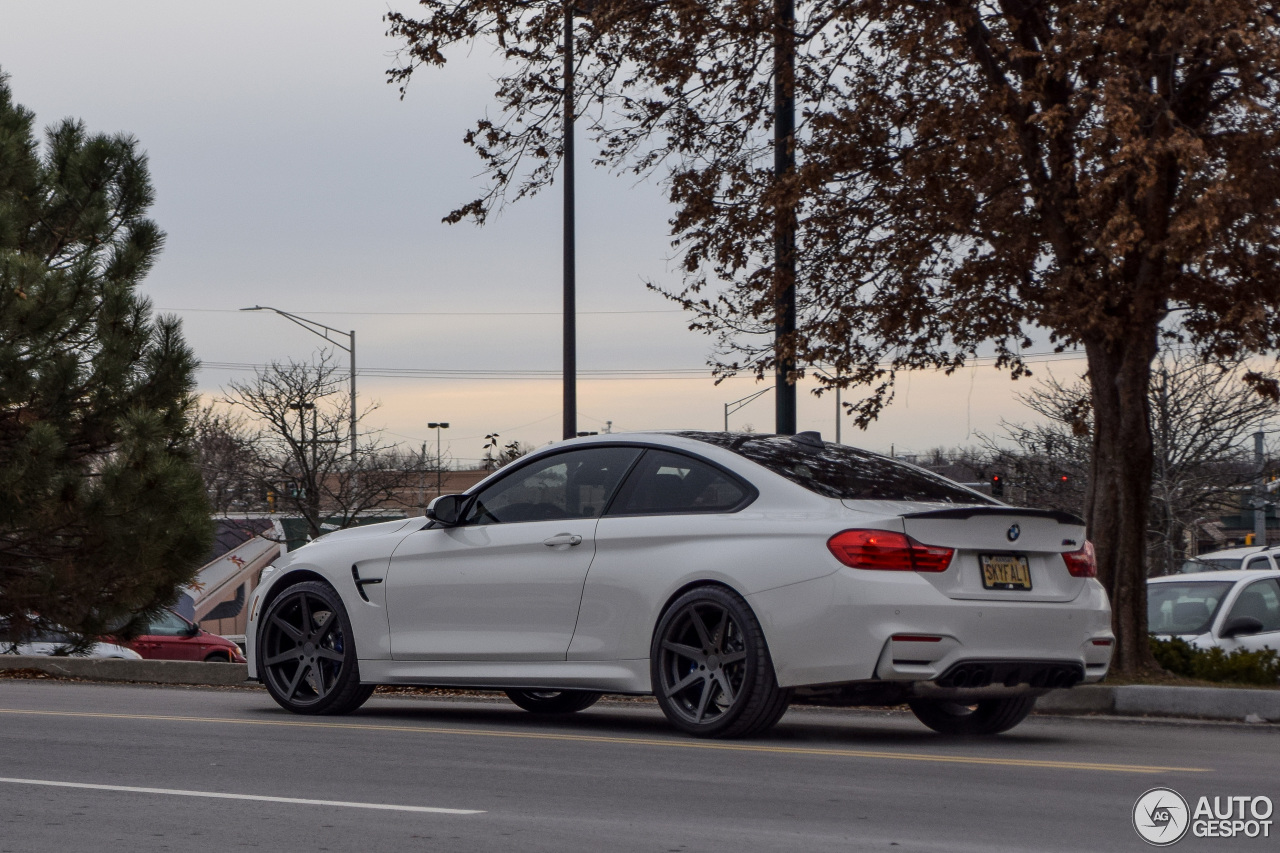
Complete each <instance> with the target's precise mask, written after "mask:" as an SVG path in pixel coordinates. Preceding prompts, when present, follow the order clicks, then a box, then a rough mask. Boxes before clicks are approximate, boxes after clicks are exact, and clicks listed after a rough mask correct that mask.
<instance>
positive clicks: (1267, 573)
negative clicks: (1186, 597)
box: [1147, 569, 1280, 583]
mask: <svg viewBox="0 0 1280 853" xmlns="http://www.w3.org/2000/svg"><path fill="white" fill-rule="evenodd" d="M1249 578H1280V569H1228V570H1226V571H1221V572H1187V573H1186V574H1181V575H1162V576H1160V577H1158V578H1147V583H1178V582H1180V581H1188V582H1195V581H1230V582H1231V583H1235V582H1236V581H1242V580H1247V579H1249Z"/></svg>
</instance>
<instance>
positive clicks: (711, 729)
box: [650, 586, 791, 737]
mask: <svg viewBox="0 0 1280 853" xmlns="http://www.w3.org/2000/svg"><path fill="white" fill-rule="evenodd" d="M650 670H651V675H652V678H653V690H654V695H655V696H656V698H657V700H658V704H659V705H660V706H661V708H662V712H663V713H664V714H666V716H667V719H668V720H669V721H670V722H671V723H672V724H673V725H674V726H675V727H676V728H678V729H681V730H682V731H685V732H688V733H689V734H692V735H696V736H698V737H744V736H747V735H753V734H758V733H760V732H763V731H765V730H767V729H769V728H771V727H772V726H773V725H774V724H775V723H776V722H778V720H779V719H780V718H781V717H782V715H783V714H784V713H785V712H786V709H787V705H788V704H789V703H790V701H791V691H790V690H783V689H782V688H780V687H778V682H777V679H776V677H775V676H774V672H773V661H772V660H771V659H770V657H769V648H768V646H767V645H766V644H765V640H764V632H763V631H761V629H760V623H759V622H758V621H757V620H756V617H755V614H754V613H752V612H751V608H750V607H748V606H747V603H746V602H745V601H743V600H742V597H741V596H739V595H738V594H737V593H735V592H733V591H731V590H728V589H725V588H724V587H720V586H705V587H699V588H697V589H693V590H690V591H689V592H686V593H685V594H684V595H682V596H680V597H679V598H677V599H676V600H675V601H674V602H672V604H671V606H670V607H669V608H668V609H667V611H666V613H664V614H663V616H662V619H661V620H659V622H658V628H657V630H656V631H655V632H654V635H653V646H652V649H651V651H650Z"/></svg>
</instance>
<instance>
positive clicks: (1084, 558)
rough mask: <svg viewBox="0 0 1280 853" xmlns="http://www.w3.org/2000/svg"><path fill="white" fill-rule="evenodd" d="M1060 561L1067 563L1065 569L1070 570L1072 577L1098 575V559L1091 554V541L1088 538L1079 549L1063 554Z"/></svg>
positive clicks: (1093, 576) (1094, 576)
mask: <svg viewBox="0 0 1280 853" xmlns="http://www.w3.org/2000/svg"><path fill="white" fill-rule="evenodd" d="M1062 561H1063V562H1064V563H1066V564H1067V571H1069V572H1071V576H1072V577H1073V578H1096V577H1097V576H1098V561H1097V559H1096V558H1095V557H1094V555H1093V543H1092V542H1090V541H1088V540H1085V543H1084V547H1083V548H1081V549H1080V550H1079V551H1068V552H1067V553H1065V554H1063V555H1062Z"/></svg>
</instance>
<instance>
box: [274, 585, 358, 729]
mask: <svg viewBox="0 0 1280 853" xmlns="http://www.w3.org/2000/svg"><path fill="white" fill-rule="evenodd" d="M258 638H259V642H258V677H259V678H261V679H262V683H263V684H264V685H266V688H267V692H268V693H270V694H271V698H272V699H274V700H276V702H277V703H279V705H280V706H281V707H282V708H285V709H287V710H290V711H293V712H294V713H295V714H347V713H350V712H351V711H354V710H355V709H356V708H359V707H360V706H361V705H363V704H364V702H365V700H366V699H368V698H369V696H370V695H371V694H372V693H373V688H374V685H372V684H361V683H360V669H359V666H358V665H357V663H356V648H355V642H354V640H353V638H352V632H351V620H350V619H348V618H347V611H346V608H344V607H343V606H342V600H341V599H340V598H339V597H338V594H337V593H336V592H334V591H333V590H332V589H331V588H330V587H329V586H327V585H326V584H322V583H317V582H315V581H307V582H305V583H299V584H294V585H293V586H291V587H289V588H288V589H286V590H285V591H284V592H282V593H281V594H280V595H279V596H278V597H277V598H276V599H275V600H274V601H272V602H271V606H270V607H268V608H267V611H266V613H265V614H263V617H262V624H261V626H260V627H259V628H258Z"/></svg>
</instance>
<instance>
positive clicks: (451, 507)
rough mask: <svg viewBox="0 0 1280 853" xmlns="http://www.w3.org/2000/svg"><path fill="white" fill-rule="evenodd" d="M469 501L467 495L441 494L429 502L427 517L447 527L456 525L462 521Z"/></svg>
mask: <svg viewBox="0 0 1280 853" xmlns="http://www.w3.org/2000/svg"><path fill="white" fill-rule="evenodd" d="M469 502H470V498H469V497H467V496H466V495H441V496H440V497H438V498H436V499H435V500H433V501H432V502H431V503H430V504H428V506H427V518H429V519H431V520H432V521H435V522H438V523H440V524H443V525H444V526H445V527H454V526H456V525H457V524H458V522H460V521H462V515H463V513H464V512H465V511H466V508H467V504H468V503H469Z"/></svg>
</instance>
